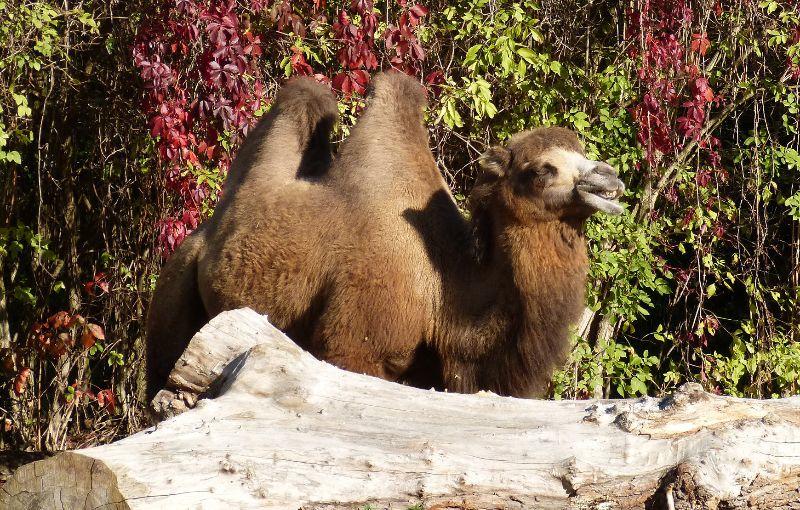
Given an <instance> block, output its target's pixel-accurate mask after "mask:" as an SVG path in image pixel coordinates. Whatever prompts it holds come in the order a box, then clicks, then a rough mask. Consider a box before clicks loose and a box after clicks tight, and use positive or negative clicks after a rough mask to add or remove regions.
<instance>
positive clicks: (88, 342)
mask: <svg viewBox="0 0 800 510" xmlns="http://www.w3.org/2000/svg"><path fill="white" fill-rule="evenodd" d="M95 342H96V340H95V338H94V335H93V334H92V332H91V331H89V328H86V329H84V330H83V334H82V335H81V345H82V346H83V348H84V349H88V348H89V347H91V346H93V345H94V344H95Z"/></svg>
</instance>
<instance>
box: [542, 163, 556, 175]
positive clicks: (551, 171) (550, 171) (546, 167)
mask: <svg viewBox="0 0 800 510" xmlns="http://www.w3.org/2000/svg"><path fill="white" fill-rule="evenodd" d="M539 173H540V174H542V175H556V174H557V173H558V168H556V167H555V166H554V165H552V164H550V163H544V164H542V166H541V167H540V169H539Z"/></svg>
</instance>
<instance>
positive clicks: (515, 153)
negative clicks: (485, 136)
mask: <svg viewBox="0 0 800 510" xmlns="http://www.w3.org/2000/svg"><path fill="white" fill-rule="evenodd" d="M480 163H481V166H482V167H483V168H484V170H485V175H484V176H483V178H482V182H483V183H485V184H490V186H491V188H493V194H494V195H495V196H496V197H497V198H499V199H500V201H501V202H502V203H504V205H505V206H506V208H507V210H508V211H509V212H510V213H511V214H512V215H513V216H514V217H515V218H517V219H518V220H520V221H523V222H524V221H526V220H533V221H548V220H559V219H586V218H588V217H589V216H591V215H592V214H594V213H595V212H597V211H602V212H606V213H609V214H621V213H622V211H623V209H622V207H621V206H620V205H619V202H618V199H619V197H621V196H622V194H623V192H624V191H625V185H624V184H623V183H622V181H620V180H619V178H618V177H617V172H616V170H614V168H612V167H611V166H610V165H608V164H607V163H603V162H600V161H592V160H590V159H586V156H585V153H584V151H583V146H582V145H581V143H580V141H578V137H577V136H576V135H575V133H574V132H573V131H570V130H569V129H565V128H559V127H545V128H538V129H534V130H532V131H523V132H521V133H517V134H516V135H514V136H512V137H511V139H510V140H509V142H508V144H507V145H506V146H505V147H499V146H498V147H492V148H491V149H489V150H488V151H487V152H486V153H485V154H483V156H482V157H481V160H480Z"/></svg>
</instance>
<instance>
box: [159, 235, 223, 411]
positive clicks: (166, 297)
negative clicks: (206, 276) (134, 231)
mask: <svg viewBox="0 0 800 510" xmlns="http://www.w3.org/2000/svg"><path fill="white" fill-rule="evenodd" d="M204 234H205V233H204V232H203V229H202V227H201V228H200V229H198V230H197V231H195V232H193V233H192V235H191V236H189V237H187V238H186V240H184V242H183V243H182V244H181V245H180V246H179V247H178V249H177V250H175V253H173V254H172V256H171V257H170V259H169V260H168V261H167V263H166V265H164V268H163V269H162V270H161V275H160V276H159V278H158V284H157V285H156V290H155V292H154V293H153V298H152V299H151V301H150V308H149V310H148V313H147V325H146V332H147V354H146V367H147V399H148V401H150V400H152V399H153V397H154V396H155V394H156V393H157V392H158V391H159V390H161V389H162V388H163V387H164V385H165V384H166V382H167V377H168V376H169V373H170V372H171V371H172V368H173V367H174V366H175V362H176V361H178V358H179V357H180V356H181V354H183V351H184V349H186V346H187V345H189V341H190V340H191V339H192V337H193V336H194V334H195V333H197V332H198V331H200V328H201V327H202V326H203V325H204V324H205V323H206V322H208V320H209V317H208V315H207V313H206V310H205V307H204V306H203V302H202V300H201V298H200V292H199V289H198V285H197V255H198V253H199V251H200V250H201V249H202V247H203V245H204V244H205V235H204Z"/></svg>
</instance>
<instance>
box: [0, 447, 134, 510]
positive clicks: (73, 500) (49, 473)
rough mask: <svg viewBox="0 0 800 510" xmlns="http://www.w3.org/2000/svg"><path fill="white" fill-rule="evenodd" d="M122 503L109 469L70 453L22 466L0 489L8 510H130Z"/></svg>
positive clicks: (1, 505)
mask: <svg viewBox="0 0 800 510" xmlns="http://www.w3.org/2000/svg"><path fill="white" fill-rule="evenodd" d="M125 499H126V498H125V496H123V495H122V493H121V492H120V491H119V487H118V485H117V477H116V475H115V474H114V472H113V471H112V470H111V469H109V468H108V466H106V465H105V464H104V463H103V462H102V461H100V460H97V459H94V458H92V457H87V456H85V455H80V454H77V453H73V452H63V453H60V454H58V455H56V456H55V457H52V458H49V459H44V460H38V461H36V462H32V463H30V464H26V465H24V466H22V467H21V468H19V469H18V470H17V471H16V472H15V473H14V477H13V478H12V479H11V480H9V481H8V483H6V484H5V485H4V486H3V487H2V488H1V489H0V508H7V509H9V510H23V509H31V510H32V509H36V510H78V509H86V510H89V509H97V510H99V509H103V510H129V509H130V507H129V506H128V503H127V502H126V501H125Z"/></svg>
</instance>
